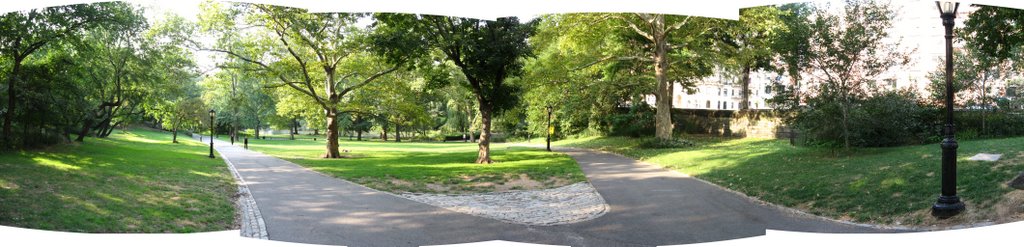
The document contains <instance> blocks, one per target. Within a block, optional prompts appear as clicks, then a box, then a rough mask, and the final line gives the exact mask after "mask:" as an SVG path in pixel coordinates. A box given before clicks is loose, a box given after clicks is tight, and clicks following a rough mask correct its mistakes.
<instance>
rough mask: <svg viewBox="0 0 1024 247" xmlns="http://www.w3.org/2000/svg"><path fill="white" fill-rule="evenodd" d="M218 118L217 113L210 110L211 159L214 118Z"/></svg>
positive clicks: (211, 155) (211, 154)
mask: <svg viewBox="0 0 1024 247" xmlns="http://www.w3.org/2000/svg"><path fill="white" fill-rule="evenodd" d="M216 116H217V112H215V111H213V110H210V158H213V126H214V124H213V118H214V117H216Z"/></svg>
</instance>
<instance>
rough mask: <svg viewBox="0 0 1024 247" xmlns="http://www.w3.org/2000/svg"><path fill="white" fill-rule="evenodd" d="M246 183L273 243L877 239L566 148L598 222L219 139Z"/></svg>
mask: <svg viewBox="0 0 1024 247" xmlns="http://www.w3.org/2000/svg"><path fill="white" fill-rule="evenodd" d="M215 148H216V149H217V151H218V152H219V153H220V155H222V156H223V157H224V158H226V159H228V160H229V161H230V162H231V163H232V164H234V166H235V167H236V169H237V170H238V173H239V174H240V175H241V176H242V177H243V178H244V181H246V183H247V185H248V188H249V190H250V192H251V193H252V195H253V197H254V198H255V200H256V203H257V204H258V205H259V209H260V211H261V213H262V217H263V220H264V221H265V223H266V227H267V233H268V235H269V237H270V239H271V240H279V241H288V242H300V243H313V244H332V245H346V246H419V245H440V244H453V243H466V242H479V241H488V240H507V241H516V242H527V243H538V244H554V245H572V246H652V245H672V244H687V243H698V242H709V241H717V240H728V239H736V238H744V237H751V236H759V235H764V234H765V230H766V229H775V230H788V231H810V232H879V231H884V230H879V229H873V228H867V227H861V226H854V225H849V224H842V223H837V222H832V221H828V220H823V219H819V218H813V217H808V216H805V215H801V214H794V213H790V212H787V211H785V210H780V209H777V208H774V207H770V206H765V205H761V204H759V203H757V202H755V201H753V200H750V199H748V198H746V197H743V196H740V195H737V194H735V193H732V192H728V191H726V190H723V189H721V188H718V187H716V186H713V185H710V184H707V183H705V182H702V181H700V180H697V179H693V178H689V177H686V176H684V175H682V174H679V173H676V172H673V171H668V170H665V169H662V168H659V167H656V166H653V165H650V164H646V163H643V162H638V161H636V160H632V159H629V158H625V157H622V156H618V155H614V154H606V153H600V152H594V151H588V150H577V149H559V151H561V152H565V153H567V154H569V155H571V156H572V157H573V158H575V159H576V160H577V161H578V162H579V164H580V167H581V168H582V169H583V172H584V173H586V175H587V177H588V178H589V180H590V182H591V184H593V186H594V187H595V188H597V190H598V191H599V192H600V193H601V195H602V196H603V197H604V199H605V201H606V202H607V203H608V204H609V205H610V209H609V211H608V213H606V214H605V215H604V216H602V217H599V218H597V219H594V220H590V221H585V222H580V223H574V224H567V225H558V226H526V225H517V224H511V223H505V222H501V221H498V220H493V219H487V218H483V217H477V216H472V215H467V214H462V213H458V212H454V211H450V210H446V209H443V208H439V207H434V206H431V205H427V204H423V203H419V202H415V201H411V200H408V199H405V198H401V197H398V196H395V195H393V194H390V193H386V192H381V191H377V190H373V189H369V188H366V187H363V186H361V185H358V184H354V183H351V182H348V181H345V180H341V179H336V178H333V177H328V176H326V175H322V174H320V173H317V172H314V171H312V170H309V169H306V168H304V167H301V166H299V165H296V164H293V163H291V162H288V161H285V160H281V159H278V158H275V157H271V156H268V155H265V154H262V153H258V152H253V151H248V150H244V149H242V148H241V147H240V145H236V146H231V145H230V144H228V143H225V142H220V141H217V142H216V145H215Z"/></svg>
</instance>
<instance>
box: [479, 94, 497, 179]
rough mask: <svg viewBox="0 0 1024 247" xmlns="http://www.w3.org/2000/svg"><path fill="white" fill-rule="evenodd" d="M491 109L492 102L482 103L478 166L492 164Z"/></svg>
mask: <svg viewBox="0 0 1024 247" xmlns="http://www.w3.org/2000/svg"><path fill="white" fill-rule="evenodd" d="M492 109H493V108H492V107H491V104H490V102H480V143H479V144H477V146H478V147H479V148H480V150H479V151H478V152H477V156H476V163H477V164H490V163H493V161H491V110H492Z"/></svg>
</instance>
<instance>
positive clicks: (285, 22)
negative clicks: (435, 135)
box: [201, 4, 398, 158]
mask: <svg viewBox="0 0 1024 247" xmlns="http://www.w3.org/2000/svg"><path fill="white" fill-rule="evenodd" d="M204 9H205V10H204V12H205V13H204V14H203V15H202V16H201V17H202V18H201V22H202V25H203V27H204V30H206V31H211V32H214V33H216V34H217V35H218V42H217V44H216V45H215V47H213V48H209V49H207V50H211V51H216V52H221V53H224V54H227V55H229V56H231V57H233V58H235V59H238V60H241V61H245V62H246V63H245V64H244V66H240V67H241V68H240V69H244V70H249V71H258V72H260V73H261V75H263V76H265V77H270V78H277V79H278V80H277V82H275V84H274V85H269V86H270V87H286V88H289V89H291V90H294V91H295V92H298V93H299V94H298V95H302V97H306V98H308V99H310V100H312V101H313V102H315V104H316V105H317V106H318V107H319V108H320V109H321V110H323V111H322V112H323V115H324V116H323V117H324V118H325V120H326V126H325V128H324V129H326V132H327V138H326V139H327V147H326V152H325V154H324V155H323V157H325V158H341V153H340V152H339V149H338V119H337V117H338V114H339V113H340V112H339V110H338V109H339V106H340V104H341V102H342V99H343V98H344V97H345V96H346V95H347V94H348V93H350V92H352V91H354V90H357V89H359V88H361V87H363V86H365V85H367V84H370V83H372V82H373V81H374V80H376V79H377V78H378V77H380V76H383V75H385V74H388V73H391V72H394V71H396V70H398V67H397V66H394V65H390V64H388V63H386V62H384V61H382V60H380V59H375V58H374V57H372V56H368V55H366V53H367V50H368V48H367V47H365V45H366V43H367V42H363V38H362V37H364V35H365V30H362V29H360V28H359V27H357V26H356V25H355V23H356V21H357V20H358V18H360V17H361V16H362V15H361V14H348V13H309V12H307V11H306V10H301V9H293V8H285V7H278V6H271V5H263V4H236V5H232V6H230V7H224V6H220V5H218V4H207V5H205V6H204ZM239 20H241V21H243V22H244V23H246V24H247V25H250V26H253V27H259V28H260V29H259V30H258V31H253V32H255V33H243V31H242V28H241V27H239V26H238V25H237V24H236V22H238V21H239ZM350 64H356V65H358V69H357V70H353V69H352V67H349V66H347V65H350ZM279 110H280V109H279Z"/></svg>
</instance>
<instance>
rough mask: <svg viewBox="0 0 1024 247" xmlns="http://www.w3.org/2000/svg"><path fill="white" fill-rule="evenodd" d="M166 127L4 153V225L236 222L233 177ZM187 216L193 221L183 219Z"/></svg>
mask: <svg viewBox="0 0 1024 247" xmlns="http://www.w3.org/2000/svg"><path fill="white" fill-rule="evenodd" d="M178 141H179V142H180V143H178V144H173V143H171V136H170V134H167V133H162V132H156V131H148V130H132V131H128V132H124V131H115V132H114V134H112V135H111V136H110V137H108V138H87V139H86V141H85V143H82V144H71V145H63V146H55V147H51V148H48V149H45V150H33V151H20V152H7V153H0V225H5V226H16V227H25V228H34V229H46V230H59V231H73V232H197V231H218V230H226V229H231V228H232V227H233V224H234V207H233V205H232V198H231V196H232V195H233V194H234V191H235V186H234V182H233V178H232V177H231V175H230V174H229V173H228V171H227V168H226V166H225V165H224V163H223V161H221V160H220V159H210V158H208V157H206V149H205V147H206V146H205V145H203V144H201V143H197V142H194V141H191V140H189V139H188V138H187V137H183V136H179V139H178ZM181 222H192V223H190V224H181Z"/></svg>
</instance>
